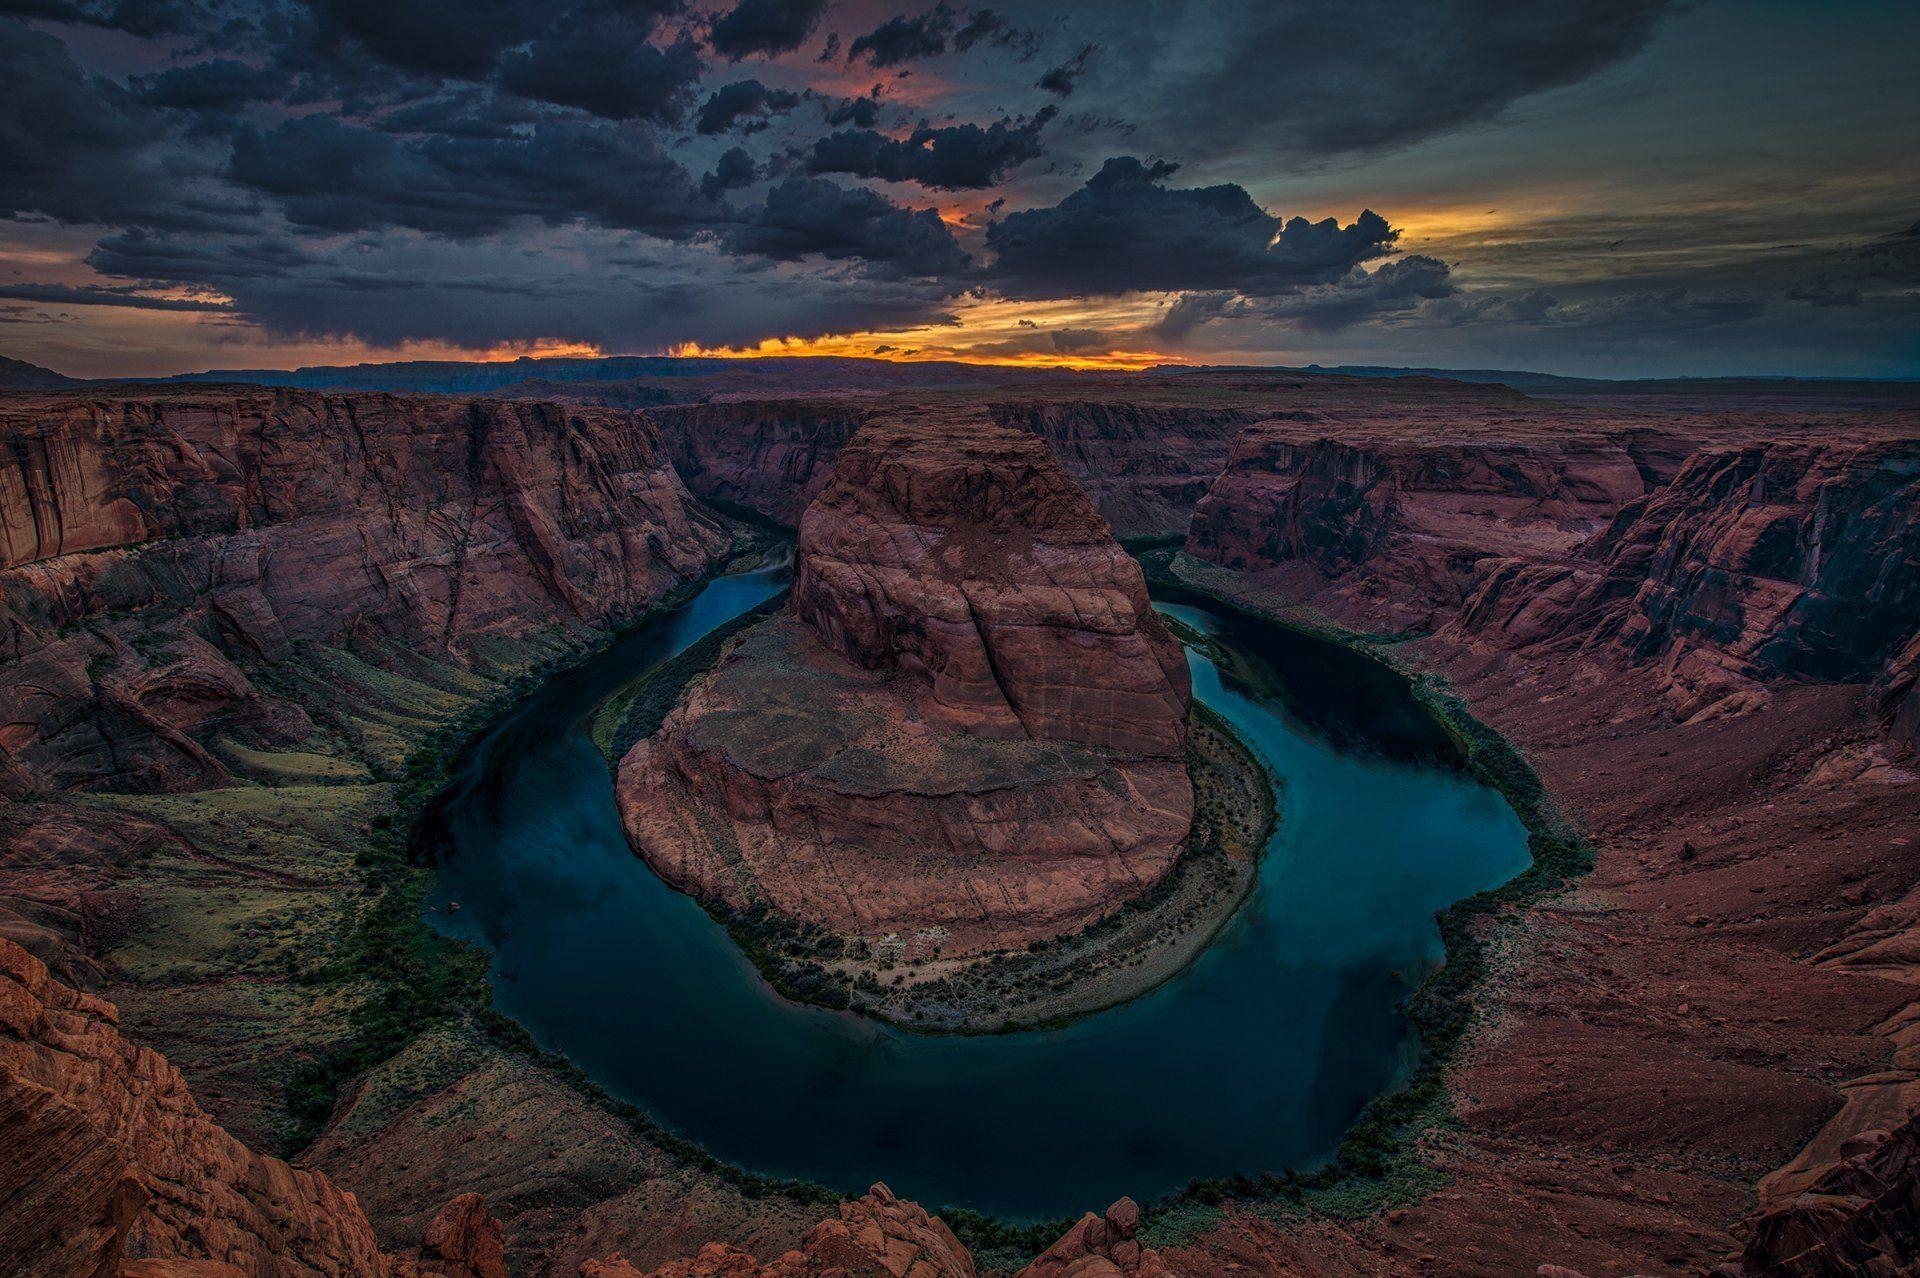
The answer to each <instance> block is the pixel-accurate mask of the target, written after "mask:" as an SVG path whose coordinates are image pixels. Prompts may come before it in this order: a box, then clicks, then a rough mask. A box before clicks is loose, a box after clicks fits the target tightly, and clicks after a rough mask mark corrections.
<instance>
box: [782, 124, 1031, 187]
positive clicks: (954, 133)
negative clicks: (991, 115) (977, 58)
mask: <svg viewBox="0 0 1920 1278" xmlns="http://www.w3.org/2000/svg"><path fill="white" fill-rule="evenodd" d="M1055 114H1056V112H1055V110H1054V108H1052V107H1046V108H1044V109H1043V110H1041V111H1039V112H1038V113H1036V114H1035V115H1034V116H1033V117H1032V118H1031V119H1028V120H1025V121H1023V122H1021V123H1018V124H1015V123H1013V122H1012V121H1010V120H1000V121H997V122H995V123H994V124H993V125H991V126H990V127H988V128H984V129H983V128H981V127H980V126H979V125H977V124H960V125H953V126H951V127H948V128H934V127H932V126H930V125H925V124H923V125H921V126H920V127H919V128H917V129H915V130H914V131H913V133H912V134H911V135H910V136H908V137H907V139H906V140H905V141H901V140H899V139H897V138H890V137H887V136H886V135H885V134H883V133H876V132H875V131H874V130H872V129H845V130H842V131H840V132H838V133H834V134H830V135H829V136H827V137H824V138H821V139H820V140H819V141H817V142H815V143H814V144H813V153H812V155H810V156H809V157H808V159H807V167H808V168H809V169H810V170H811V171H812V172H815V173H850V174H852V175H854V176H855V177H865V178H879V179H881V180H883V181H888V182H918V183H919V184H920V185H922V186H927V187H932V188H934V189H935V190H942V191H958V190H979V189H982V188H984V187H989V186H994V185H996V184H997V183H999V182H1000V180H1001V179H1002V178H1004V177H1005V176H1006V175H1007V172H1008V171H1009V170H1010V169H1013V168H1016V167H1018V166H1019V165H1021V164H1024V163H1026V162H1027V161H1028V160H1032V159H1035V158H1037V157H1038V156H1039V155H1040V131H1041V130H1042V129H1044V128H1046V126H1047V124H1048V122H1049V121H1051V120H1052V119H1053V117H1054V115H1055Z"/></svg>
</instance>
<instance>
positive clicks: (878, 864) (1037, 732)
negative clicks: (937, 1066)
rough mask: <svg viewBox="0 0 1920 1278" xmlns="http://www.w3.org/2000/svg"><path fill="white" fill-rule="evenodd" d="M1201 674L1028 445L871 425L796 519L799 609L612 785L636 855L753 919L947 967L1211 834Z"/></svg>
mask: <svg viewBox="0 0 1920 1278" xmlns="http://www.w3.org/2000/svg"><path fill="white" fill-rule="evenodd" d="M1188 695H1189V692H1188V683H1187V672H1186V664H1185V661H1184V657H1183V654H1182V653H1181V651H1180V648H1179V645H1178V644H1177V643H1176V642H1175V641H1174V640H1173V639H1172V637H1171V636H1170V635H1169V634H1168V633H1167V631H1166V629H1165V628H1164V626H1162V625H1161V623H1160V621H1159V619H1158V618H1157V616H1156V615H1155V614H1154V613H1153V611H1152V608H1151V605H1150V604H1149V602H1148V600H1147V596H1146V589H1145V585H1144V582H1143V580H1142V578H1141V575H1140V570H1139V568H1138V566H1137V565H1136V564H1135V563H1134V562H1133V561H1132V560H1131V559H1130V558H1129V557H1127V556H1126V554H1125V553H1124V552H1123V551H1121V550H1120V548H1119V547H1118V546H1117V545H1116V544H1115V543H1114V541H1113V539H1112V537H1111V535H1110V534H1109V533H1108V531H1107V529H1106V526H1105V524H1104V523H1103V522H1102V521H1101V519H1100V517H1099V515H1098V514H1097V513H1096V512H1095V511H1094V510H1093V508H1092V506H1091V504H1090V503H1089V502H1088V500H1087V498H1086V496H1085V494H1083V493H1081V492H1080V491H1079V490H1078V489H1077V488H1075V487H1074V486H1073V484H1072V483H1071V481H1069V480H1068V479H1067V478H1066V477H1065V476H1064V475H1063V474H1062V473H1061V472H1060V469H1059V467H1058V466H1057V465H1055V464H1054V462H1053V461H1052V460H1051V458H1049V457H1048V455H1047V453H1046V450H1045V448H1044V447H1043V446H1042V445H1041V444H1040V442H1039V441H1038V440H1037V439H1034V438H1033V437H1032V436H1029V435H1023V434H1020V433H1017V432H1014V431H1007V430H1001V429H998V428H996V427H994V426H992V425H991V424H990V423H987V422H984V421H972V422H964V423H953V422H947V421H940V420H932V421H924V420H909V421H895V422H884V423H875V424H873V425H871V426H869V427H868V428H866V430H864V431H863V432H862V433H861V435H860V436H859V437H858V438H857V439H856V440H855V441H854V443H853V444H852V445H850V446H849V447H848V448H847V449H846V450H845V451H844V452H843V453H842V455H841V458H840V462H839V464H838V466H837V468H836V470H835V474H834V478H833V480H832V482H831V483H830V484H829V485H828V486H827V488H826V489H825V490H824V491H823V492H822V493H821V495H820V497H819V498H818V499H817V500H816V501H815V503H814V504H813V506H812V507H810V508H809V509H808V511H807V514H806V516H805V518H804V519H803V521H802V524H801V532H800V545H799V566H798V574H797V578H796V581H795V585H794V591H793V603H792V615H791V616H789V617H784V618H780V619H777V620H775V621H772V622H770V623H767V624H765V625H763V626H761V627H759V628H757V629H755V630H753V631H751V632H749V633H748V634H747V635H746V636H745V637H743V638H742V639H741V640H740V641H739V642H738V643H737V644H736V645H735V646H734V647H733V649H732V650H731V651H730V652H729V653H728V654H727V655H726V656H725V657H724V658H723V659H722V661H721V662H720V664H719V665H718V666H717V667H716V668H715V669H714V670H713V671H712V672H710V673H709V674H708V675H707V676H706V677H705V678H703V679H701V680H700V681H698V682H697V683H696V684H695V685H694V686H693V688H692V689H691V690H690V692H689V693H688V695H687V697H686V698H685V700H684V701H683V703H682V704H681V705H680V706H679V707H678V708H677V709H676V710H675V711H674V712H673V713H672V714H671V715H670V716H669V717H668V718H667V720H666V722H665V723H664V724H663V725H662V727H661V729H660V731H659V732H658V733H656V734H655V735H654V736H653V737H652V738H651V739H650V740H647V741H642V742H640V743H639V744H638V745H636V746H635V747H634V748H633V750H632V751H631V752H630V753H629V754H628V755H627V757H626V758H625V759H624V760H623V761H622V763H621V765H620V776H619V800H620V806H621V811H622V814H623V816H624V819H625V822H626V826H627V831H628V834H629V836H630V837H631V838H632V840H633V842H634V844H635V846H636V847H638V848H640V849H641V850H642V852H643V854H644V855H646V857H647V858H648V860H649V861H650V862H651V863H652V864H653V865H654V866H655V868H656V869H658V870H659V871H660V872H661V873H662V874H663V875H665V876H666V877H667V878H668V879H669V880H670V881H672V882H674V883H676V884H677V885H679V886H681V887H682V888H684V889H686V890H688V891H690V892H693V893H694V894H696V895H699V896H701V897H703V898H705V899H709V900H717V901H720V902H724V903H725V904H726V905H728V906H729V907H732V908H734V909H746V908H750V907H752V906H754V905H762V904H764V905H767V906H770V907H772V908H773V909H775V910H777V911H778V912H780V913H782V914H785V915H787V916H789V917H793V918H797V919H802V920H806V921H808V922H812V923H816V924H819V925H821V926H824V927H827V928H829V929H831V930H834V931H837V932H841V933H852V934H856V935H859V936H862V937H865V938H868V939H869V940H870V941H871V942H873V943H875V944H879V943H882V942H887V941H888V939H889V937H891V938H893V939H894V940H895V941H899V940H900V939H901V938H903V937H904V938H913V937H922V938H932V939H933V947H934V948H936V949H939V950H941V951H942V952H944V953H946V954H948V955H955V954H970V953H978V952H983V951H991V950H1005V949H1011V948H1018V947H1023V946H1025V945H1026V944H1028V943H1029V942H1030V941H1032V940H1035V939H1040V938H1044V937H1049V936H1053V935H1058V934H1060V933H1062V932H1067V931H1072V930H1077V929H1078V928H1081V927H1084V926H1085V925H1086V924H1088V923H1090V922H1091V921H1093V920H1094V919H1096V918H1098V917H1101V916H1102V915H1104V914H1105V913H1107V912H1109V911H1111V910H1112V909H1113V908H1115V907H1116V906H1118V905H1119V904H1121V903H1122V902H1124V901H1126V900H1128V899H1131V898H1132V897H1133V896H1136V895H1138V894H1139V893H1140V892H1142V891H1144V890H1146V889H1147V888H1148V887H1150V886H1151V885H1152V884H1153V883H1155V882H1157V881H1158V880H1159V879H1160V878H1161V877H1163V876H1164V875H1165V874H1166V873H1167V871H1168V870H1169V869H1171V867H1172V865H1173V862H1174V859H1175V857H1176V855H1177V853H1178V849H1179V847H1180V845H1181V842H1182V840H1183V839H1184V838H1185V835H1186V832H1187V828H1188V826H1189V824H1190V823H1191V819H1192V804H1193V799H1192V787H1191V784H1190V782H1189V781H1188V779H1187V774H1186V766H1185V759H1184V754H1185V737H1186V710H1187V701H1188Z"/></svg>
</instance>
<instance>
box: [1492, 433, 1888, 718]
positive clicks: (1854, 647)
mask: <svg viewBox="0 0 1920 1278" xmlns="http://www.w3.org/2000/svg"><path fill="white" fill-rule="evenodd" d="M1455 629H1456V636H1457V637H1459V638H1460V639H1462V640H1463V641H1466V642H1479V643H1482V644H1493V645H1502V646H1506V647H1510V648H1527V647H1535V646H1541V645H1551V644H1554V643H1572V644H1577V645H1580V646H1585V647H1589V648H1591V647H1596V646H1603V647H1604V648H1606V649H1609V650H1611V651H1613V652H1615V653H1617V654H1619V655H1620V656H1622V657H1624V658H1625V659H1626V660H1628V661H1630V662H1633V663H1635V664H1643V665H1652V666H1654V667H1655V668H1656V669H1657V670H1658V672H1659V675H1660V677H1661V680H1662V683H1663V686H1664V687H1665V689H1666V692H1667V696H1668V700H1669V702H1670V703H1671V706H1672V708H1673V711H1674V713H1675V714H1676V715H1677V716H1678V717H1679V718H1681V719H1682V720H1687V719H1692V718H1694V717H1697V716H1703V715H1714V714H1729V713H1738V712H1740V711H1742V710H1746V709H1751V708H1753V707H1755V706H1757V705H1760V704H1763V703H1764V701H1765V700H1766V698H1767V696H1768V692H1767V688H1766V684H1767V682H1768V681H1769V680H1773V679H1778V678H1803V679H1811V680H1818V681H1823V682H1842V683H1862V684H1865V683H1870V682H1872V681H1873V680H1874V679H1875V678H1876V677H1879V678H1881V679H1883V681H1884V686H1885V689H1886V698H1887V705H1888V713H1889V715H1890V716H1891V718H1892V719H1893V721H1894V722H1895V724H1896V725H1898V724H1902V723H1906V722H1909V720H1907V719H1903V718H1902V715H1903V714H1906V715H1910V714H1911V713H1912V712H1911V710H1909V709H1908V708H1907V706H1906V705H1905V702H1906V700H1907V699H1908V697H1910V695H1911V694H1910V691H1906V689H1908V688H1909V683H1908V682H1907V676H1906V675H1905V674H1903V671H1904V670H1905V669H1906V668H1907V666H1906V664H1905V663H1907V662H1908V661H1909V656H1908V654H1909V651H1910V648H1911V645H1912V644H1913V643H1914V641H1915V636H1916V633H1920V444H1915V443H1911V442H1873V443H1863V444H1802V443H1779V442H1776V443H1768V444H1757V445H1752V446H1747V447H1737V448H1716V447H1708V448H1704V449H1702V450H1700V451H1699V452H1698V453H1696V454H1695V455H1694V456H1693V457H1692V458H1691V459H1690V460H1689V461H1688V462H1687V464H1686V465H1685V466H1684V467H1683V468H1682V470H1681V471H1680V473H1679V474H1678V475H1677V476H1676V477H1675V478H1674V480H1673V482H1672V483H1670V484H1668V485H1666V486H1664V487H1662V488H1660V489H1657V490H1656V491H1654V492H1653V493H1651V494H1649V496H1648V497H1647V498H1645V499H1644V500H1643V501H1641V502H1637V503H1635V504H1634V505H1633V506H1632V507H1630V508H1628V509H1627V510H1625V511H1623V512H1622V515H1621V517H1620V518H1619V519H1618V520H1617V521H1616V522H1615V524H1614V525H1613V527H1611V528H1610V529H1609V530H1608V531H1607V532H1606V533H1604V534H1602V535H1601V536H1599V537H1596V538H1595V539H1594V540H1593V542H1592V543H1590V544H1589V545H1588V546H1587V547H1585V548H1584V549H1583V552H1582V553H1581V554H1580V555H1579V556H1578V557H1576V558H1575V559H1573V560H1571V561H1566V562H1560V563H1553V564H1541V563H1537V562H1530V561H1528V560H1525V559H1514V560H1509V561H1507V562H1504V563H1501V564H1498V565H1495V566H1494V567H1493V568H1492V569H1491V570H1490V571H1489V573H1488V575H1487V578H1486V580H1485V582H1484V583H1483V585H1482V586H1481V588H1480V589H1479V591H1478V592H1477V593H1476V595H1475V597H1474V598H1473V599H1472V600H1471V601H1470V602H1469V604H1468V605H1467V606H1466V607H1465V608H1464V609H1463V611H1462V613H1461V615H1460V618H1459V621H1458V623H1457V626H1456V628H1455Z"/></svg>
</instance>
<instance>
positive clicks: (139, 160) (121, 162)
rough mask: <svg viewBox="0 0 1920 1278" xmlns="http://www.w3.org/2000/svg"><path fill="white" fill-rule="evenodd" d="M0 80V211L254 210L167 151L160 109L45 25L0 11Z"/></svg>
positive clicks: (226, 214) (132, 220)
mask: <svg viewBox="0 0 1920 1278" xmlns="http://www.w3.org/2000/svg"><path fill="white" fill-rule="evenodd" d="M0 83H4V84H5V85H6V91H5V92H4V93H0V216H14V217H18V216H23V215H33V214H39V215H42V216H46V217H50V218H53V219H55V220H57V221H62V222H104V223H121V224H139V225H149V226H172V227H206V226H213V225H222V224H225V225H232V224H233V223H234V222H235V220H236V219H237V218H240V217H243V216H245V215H247V214H248V213H250V212H253V211H255V210H253V208H252V206H251V205H250V204H249V203H248V202H247V201H245V200H242V199H237V198H235V197H233V195H232V194H231V193H229V192H224V191H221V190H218V189H216V188H214V187H212V186H211V185H209V184H208V183H207V182H205V181H204V180H203V178H204V176H205V174H204V170H205V169H206V168H207V167H208V166H206V165H204V164H202V163H199V162H197V161H196V160H195V159H194V158H193V157H191V156H170V155H168V154H167V153H166V152H165V151H164V150H163V149H162V144H163V143H164V142H165V140H166V137H167V131H168V130H167V124H166V122H165V120H164V119H163V117H162V114H161V113H159V112H157V111H155V110H154V109H152V108H150V107H149V106H148V105H147V104H146V103H144V102H142V101H140V100H139V99H138V98H137V97H136V96H135V95H134V94H132V93H130V92H129V91H128V90H127V89H125V88H124V87H123V86H121V85H118V84H115V83H114V82H112V81H110V80H107V79H105V78H103V77H100V76H95V75H91V74H89V73H88V72H87V71H85V70H84V69H83V68H81V66H80V65H79V64H78V63H76V62H75V61H74V60H73V58H72V57H71V56H69V54H68V53H67V49H66V46H65V45H63V44H62V43H61V42H60V41H59V40H57V39H55V38H54V37H52V36H50V35H48V34H46V33H45V32H42V31H38V30H35V29H34V28H32V27H30V26H27V25H26V24H24V23H20V22H15V21H13V20H11V19H6V18H0Z"/></svg>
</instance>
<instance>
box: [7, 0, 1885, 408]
mask: <svg viewBox="0 0 1920 1278" xmlns="http://www.w3.org/2000/svg"><path fill="white" fill-rule="evenodd" d="M1917 51H1920V5H1915V4H1913V3H1911V2H1910V0H1887V2H1885V3H1875V2H1872V0H1861V2H1859V3H1844V2H1841V0H1830V2H1827V3H1818V4H1816V3H1807V2H1805V0H1800V2H1788V0H1696V2H1694V3H1683V2H1680V0H1557V2H1556V3H1554V4H1551V5H1536V4H1529V3H1522V2H1521V0H1478V2H1473V0H1452V2H1450V3H1449V2H1448V0H1347V2H1346V3H1326V2H1322V0H1226V2H1223V3H1210V4H1203V3H1190V2H1177V0H1132V2H1131V3H1128V2H1124V0H1101V2H1093V0H1048V2H1046V3H1041V2H1039V0H995V2H994V3H993V4H992V5H991V6H984V5H983V6H977V7H976V6H972V5H968V4H965V3H961V2H959V0H947V2H944V3H933V4H927V3H922V2H920V0H718V3H706V4H703V3H700V2H699V0H693V2H691V3H690V2H688V0H0V354H4V355H6V356H10V357H12V358H16V359H23V360H28V361H31V362H33V363H37V364H43V365H46V366H48V367H51V368H54V369H56V370H58V371H60V372H64V373H68V374H71V375H76V376H132V375H152V374H163V373H172V372H185V371H198V370H203V369H208V368H241V367H249V368H276V367H279V368H284V367H294V366H299V365H303V364H313V363H354V362H360V361H366V360H385V359H398V358H459V359H480V358H511V357H516V356H521V355H592V354H609V355H611V354H695V353H708V354H753V353H770V354H848V355H868V356H878V357H883V358H889V359H955V358H957V359H970V360H979V361H990V362H996V363H1008V364H1026V365H1069V366H1086V367H1114V368H1128V367H1148V366H1152V365H1156V364H1161V363H1190V364H1290V365H1291V364H1305V363H1321V364H1341V363H1364V364H1394V365H1411V366H1439V367H1451V368H1506V369H1531V370H1538V371H1544V372H1555V373H1566V374H1576V375H1588V376H1606V377H1646V376H1682V375H1721V374H1793V375H1801V376H1867V377H1915V376H1920V52H1917Z"/></svg>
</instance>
